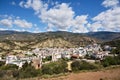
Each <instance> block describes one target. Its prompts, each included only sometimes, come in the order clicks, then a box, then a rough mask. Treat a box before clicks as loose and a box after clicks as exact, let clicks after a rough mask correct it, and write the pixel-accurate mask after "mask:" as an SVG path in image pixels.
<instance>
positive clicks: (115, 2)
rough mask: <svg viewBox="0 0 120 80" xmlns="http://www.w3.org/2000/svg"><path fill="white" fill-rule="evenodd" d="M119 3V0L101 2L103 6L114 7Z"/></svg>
mask: <svg viewBox="0 0 120 80" xmlns="http://www.w3.org/2000/svg"><path fill="white" fill-rule="evenodd" d="M118 4H119V0H104V2H103V3H102V5H103V6H105V7H116V6H118Z"/></svg>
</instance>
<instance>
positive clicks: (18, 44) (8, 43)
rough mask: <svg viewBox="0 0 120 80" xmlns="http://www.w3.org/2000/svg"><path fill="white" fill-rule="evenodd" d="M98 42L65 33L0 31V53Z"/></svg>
mask: <svg viewBox="0 0 120 80" xmlns="http://www.w3.org/2000/svg"><path fill="white" fill-rule="evenodd" d="M98 41H99V40H97V39H94V38H91V37H88V36H86V35H84V34H79V33H71V32H65V31H56V32H44V33H30V32H17V31H0V51H12V50H28V49H32V48H46V47H62V48H63V47H64V48H73V47H79V46H86V45H88V44H91V43H94V42H98Z"/></svg>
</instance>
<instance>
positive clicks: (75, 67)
mask: <svg viewBox="0 0 120 80" xmlns="http://www.w3.org/2000/svg"><path fill="white" fill-rule="evenodd" d="M71 67H72V70H73V71H78V70H79V69H80V61H74V62H72V64H71Z"/></svg>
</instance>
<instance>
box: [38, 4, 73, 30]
mask: <svg viewBox="0 0 120 80" xmlns="http://www.w3.org/2000/svg"><path fill="white" fill-rule="evenodd" d="M66 12H67V13H69V14H66ZM73 17H74V11H73V10H72V8H71V7H69V5H68V4H66V3H62V4H60V5H57V6H55V7H54V8H51V9H49V10H47V11H43V12H41V14H40V15H39V18H40V19H41V20H42V21H43V22H44V23H47V24H48V28H51V27H56V28H58V29H59V30H66V29H68V28H69V27H70V26H71V24H72V20H73Z"/></svg>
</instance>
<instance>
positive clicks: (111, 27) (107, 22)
mask: <svg viewBox="0 0 120 80" xmlns="http://www.w3.org/2000/svg"><path fill="white" fill-rule="evenodd" d="M93 21H94V23H93V24H92V28H93V29H94V30H95V31H97V30H98V29H100V28H102V29H104V30H106V31H116V30H117V31H120V7H116V8H114V9H109V10H106V11H103V12H101V13H100V14H98V15H97V16H96V17H94V18H93Z"/></svg>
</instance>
